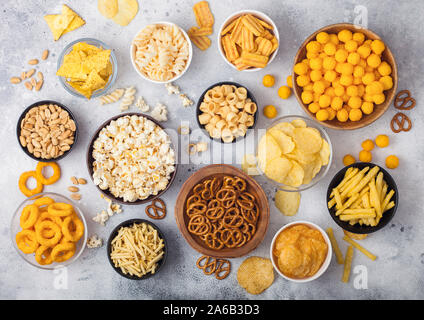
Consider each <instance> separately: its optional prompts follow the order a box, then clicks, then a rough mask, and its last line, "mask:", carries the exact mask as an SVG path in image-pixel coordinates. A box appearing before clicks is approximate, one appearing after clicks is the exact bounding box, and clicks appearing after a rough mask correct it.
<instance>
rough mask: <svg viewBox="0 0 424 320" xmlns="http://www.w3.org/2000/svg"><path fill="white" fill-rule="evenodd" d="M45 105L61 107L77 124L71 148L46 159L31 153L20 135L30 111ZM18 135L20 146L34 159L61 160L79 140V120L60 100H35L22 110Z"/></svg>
mask: <svg viewBox="0 0 424 320" xmlns="http://www.w3.org/2000/svg"><path fill="white" fill-rule="evenodd" d="M43 105H55V106H58V107H60V108H61V109H62V110H64V111H66V112H67V113H68V115H69V120H72V121H73V125H74V126H75V128H73V129H75V131H73V133H72V134H73V143H72V144H71V145H70V146H69V147H70V148H69V150H67V151H65V152H64V153H63V154H62V155H60V156H58V157H56V158H53V157H52V158H50V159H46V158H41V157H36V156H35V155H34V154H33V153H31V152H30V151H29V150H28V147H27V146H25V147H24V146H23V145H22V142H21V141H20V137H21V136H22V129H23V128H22V124H23V122H24V121H25V119H26V117H27V115H28V113H29V112H30V110H31V109H33V108H36V107H39V106H43ZM48 114H52V112H51V111H49V112H48ZM58 118H59V116H58ZM34 127H35V126H34ZM31 130H32V129H31ZM39 131H41V130H39ZM32 134H33V132H32ZM16 135H17V139H18V143H19V146H20V147H21V149H22V150H23V151H24V152H25V153H26V154H27V155H28V156H29V157H31V158H32V159H34V160H36V161H43V162H51V161H57V160H60V159H63V158H64V157H66V156H67V155H68V154H69V153H70V152H71V151H72V149H73V147H74V146H75V144H76V143H77V140H78V123H77V120H76V118H75V116H74V115H73V113H72V112H71V110H70V109H69V108H68V107H66V106H64V105H63V104H61V103H59V102H56V101H53V100H42V101H37V102H34V103H33V104H31V105H30V106H28V107H27V108H26V109H25V110H24V111H23V112H22V114H21V115H20V117H19V119H18V123H17V126H16ZM37 136H40V137H41V135H39V134H38V133H37Z"/></svg>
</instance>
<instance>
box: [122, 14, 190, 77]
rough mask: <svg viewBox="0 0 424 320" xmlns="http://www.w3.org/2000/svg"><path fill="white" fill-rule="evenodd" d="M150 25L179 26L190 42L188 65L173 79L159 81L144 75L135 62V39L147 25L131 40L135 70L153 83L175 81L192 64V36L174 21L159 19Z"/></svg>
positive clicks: (132, 61) (131, 54)
mask: <svg viewBox="0 0 424 320" xmlns="http://www.w3.org/2000/svg"><path fill="white" fill-rule="evenodd" d="M149 25H167V26H177V27H178V28H179V29H180V30H181V32H182V34H183V36H184V38H185V39H186V40H187V43H188V60H187V64H186V67H185V69H184V70H183V71H182V72H181V73H180V74H179V75H177V76H175V77H174V78H172V79H170V80H166V81H157V80H153V79H150V78H148V77H147V76H146V75H144V74H143V73H142V72H141V71H140V70H138V67H137V65H136V64H135V52H136V47H135V45H134V40H135V39H136V38H137V36H138V34H139V33H140V32H141V31H142V30H143V29H144V28H145V27H147V25H146V26H144V27H143V28H141V29H140V30H139V31H138V32H137V33H136V35H135V36H134V38H133V40H132V41H131V46H130V56H131V63H132V65H133V67H134V70H135V71H136V72H137V73H138V74H139V75H140V77H142V78H143V79H145V80H147V81H150V82H153V83H160V84H164V83H170V82H172V81H175V80H177V79H178V78H180V77H182V75H183V74H184V73H186V71H187V70H188V68H189V67H190V64H191V60H192V58H193V47H192V45H191V40H190V38H189V36H188V34H187V33H186V32H185V31H184V29H182V28H181V27H180V26H178V25H176V24H175V23H172V22H167V21H159V22H155V23H149Z"/></svg>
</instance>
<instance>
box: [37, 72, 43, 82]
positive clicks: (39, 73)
mask: <svg viewBox="0 0 424 320" xmlns="http://www.w3.org/2000/svg"><path fill="white" fill-rule="evenodd" d="M37 77H38V80H44V76H43V73H42V72H41V71H38V73H37Z"/></svg>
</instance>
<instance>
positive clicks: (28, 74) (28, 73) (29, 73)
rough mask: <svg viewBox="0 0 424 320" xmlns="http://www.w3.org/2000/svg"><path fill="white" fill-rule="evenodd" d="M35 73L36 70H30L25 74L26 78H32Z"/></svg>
mask: <svg viewBox="0 0 424 320" xmlns="http://www.w3.org/2000/svg"><path fill="white" fill-rule="evenodd" d="M34 73H35V69H31V70H29V71H28V72H27V73H26V74H25V78H31V77H32V76H33V74H34Z"/></svg>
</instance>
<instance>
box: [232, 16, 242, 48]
mask: <svg viewBox="0 0 424 320" xmlns="http://www.w3.org/2000/svg"><path fill="white" fill-rule="evenodd" d="M242 19H243V17H240V18H238V19H237V21H236V25H235V26H234V28H233V31H232V32H231V40H233V41H234V42H235V43H237V44H239V45H241V30H242V28H243V23H242V22H241V20H242Z"/></svg>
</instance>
